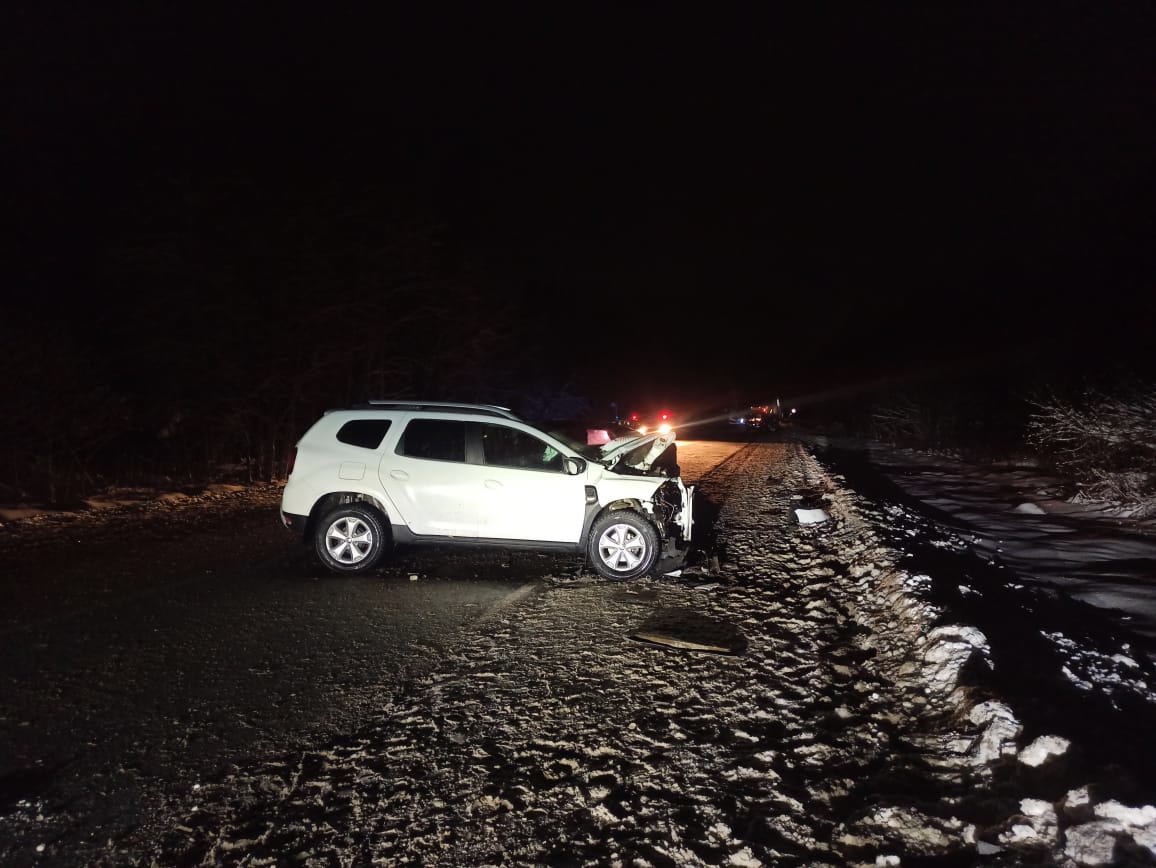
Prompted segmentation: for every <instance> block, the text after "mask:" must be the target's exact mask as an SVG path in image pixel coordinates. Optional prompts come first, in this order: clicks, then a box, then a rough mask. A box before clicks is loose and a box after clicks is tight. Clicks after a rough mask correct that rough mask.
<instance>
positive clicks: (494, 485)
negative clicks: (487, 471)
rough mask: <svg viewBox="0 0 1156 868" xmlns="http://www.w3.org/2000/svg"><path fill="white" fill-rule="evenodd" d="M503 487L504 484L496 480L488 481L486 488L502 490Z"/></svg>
mask: <svg viewBox="0 0 1156 868" xmlns="http://www.w3.org/2000/svg"><path fill="white" fill-rule="evenodd" d="M501 487H502V483H500V482H498V480H496V479H487V480H486V488H501Z"/></svg>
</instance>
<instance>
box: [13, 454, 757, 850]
mask: <svg viewBox="0 0 1156 868" xmlns="http://www.w3.org/2000/svg"><path fill="white" fill-rule="evenodd" d="M740 445H741V444H733V443H732V444H715V443H710V442H707V441H700V442H699V443H698V444H695V443H692V442H691V443H685V444H682V447H681V449H680V459H681V460H682V462H683V465H684V471H683V472H684V476H686V477H687V478H688V479H689V480H691V481H693V479H694V478H696V477H697V476H701V475H702V474H703V473H705V472H707V471H709V469H710V468H711V467H713V466H714V465H716V464H717V463H719V462H721V461H723V460H725V459H726V458H727V457H729V455H730V454H731V453H733V452H734V451H735V449H737V448H738V447H739V446H740ZM578 566H579V565H578V563H577V561H576V560H575V559H573V558H569V559H568V558H565V557H558V556H552V555H551V556H545V555H540V554H536V553H519V552H505V551H498V550H493V551H452V552H444V551H434V550H413V551H410V552H404V553H399V555H398V556H396V557H394V558H393V559H392V560H391V561H390V562H389V563H388V564H387V566H386V567H385V568H384V569H383V570H381V571H379V572H378V573H376V574H374V575H372V576H364V577H334V576H330V575H328V574H326V573H324V572H322V571H321V570H320V568H318V567H317V566H315V564H314V563H313V561H312V560H311V558H309V557H308V556H307V555H306V553H305V551H304V550H303V548H302V547H301V546H300V545H299V543H297V542H296V541H295V539H293V538H292V537H291V536H289V535H288V534H287V533H286V531H285V530H284V529H283V528H282V527H281V526H280V523H279V522H278V521H277V520H276V511H275V500H273V499H270V498H266V502H263V503H262V502H260V500H258V502H257V503H239V504H233V505H226V506H225V508H220V509H218V508H215V507H213V506H206V507H204V508H203V509H200V510H191V511H186V512H183V513H179V514H174V515H170V514H167V513H164V512H161V513H157V514H155V515H147V516H145V515H142V516H140V517H138V519H137V520H135V521H133V520H128V521H120V522H114V523H109V524H99V523H98V524H96V525H93V526H91V527H90V526H86V525H83V524H78V525H76V526H68V527H63V528H61V529H60V530H59V531H57V532H55V533H51V534H45V533H41V534H39V535H35V536H34V537H31V538H30V539H29V541H28V543H27V544H26V545H21V544H20V541H19V540H16V541H15V542H14V541H13V540H11V539H9V540H7V541H6V545H5V548H4V551H3V552H0V593H3V595H4V598H5V599H6V600H7V601H8V603H7V605H6V606H5V610H4V612H3V614H2V615H0V687H2V693H3V705H2V710H0V834H2V833H3V816H4V814H5V813H7V812H9V811H11V810H13V809H14V808H16V807H20V808H21V809H22V810H24V811H27V809H28V807H29V806H35V805H37V804H44V805H50V806H54V807H58V806H61V805H67V806H68V807H69V810H68V813H69V815H71V816H73V817H76V818H77V823H78V824H79V825H82V827H81V828H76V829H74V830H72V833H73V834H74V835H75V836H76V837H77V839H78V840H80V839H87V840H89V841H100V840H102V838H103V837H106V836H107V835H108V834H110V833H111V832H112V831H113V830H115V829H117V828H122V827H124V826H126V825H130V824H131V818H132V816H133V815H134V814H135V813H137V812H140V811H142V810H149V809H151V808H153V807H155V806H156V805H157V804H158V803H160V802H162V801H163V800H164V799H165V798H166V793H167V792H171V791H173V790H174V789H182V790H186V789H187V787H188V786H190V785H192V784H194V783H195V782H196V781H197V780H198V779H199V778H202V777H204V776H211V775H216V774H219V773H220V771H221V770H222V769H226V768H228V767H230V766H231V765H233V764H237V763H250V762H252V761H254V760H258V759H260V757H262V756H265V755H268V754H271V753H273V752H275V751H277V750H278V749H280V748H283V746H284V745H285V744H286V743H307V742H308V741H310V740H314V739H324V738H327V737H329V736H331V735H332V734H334V733H339V732H344V731H350V730H352V729H354V728H356V727H357V726H358V725H360V724H361V723H363V722H364V721H365V720H366V719H368V718H369V716H371V715H372V714H373V713H374V712H375V710H377V709H378V708H379V707H380V704H381V703H380V700H381V698H382V697H383V696H386V695H389V694H390V693H391V692H393V691H395V690H397V689H398V687H399V686H400V685H402V684H404V683H405V681H406V680H407V679H410V678H413V677H415V676H416V675H418V674H420V673H421V672H423V671H425V670H427V669H428V668H429V667H431V666H433V665H435V664H436V662H437V661H438V660H439V659H440V657H441V656H442V654H443V651H444V649H446V648H450V647H453V646H454V643H455V642H457V641H459V640H458V637H459V634H460V632H461V631H462V630H463V629H465V628H469V629H477V625H478V622H479V621H482V620H484V619H485V618H486V617H487V616H490V615H492V614H493V613H495V612H496V611H499V610H500V609H501V607H503V606H504V605H507V604H509V603H512V602H514V601H516V600H517V599H518V598H519V597H520V596H521V595H522V594H524V593H526V592H527V591H528V590H529V589H530V588H533V587H534V585H535V583H536V582H537V581H538V580H539V579H540V578H541V577H542V576H544V575H548V574H552V573H553V574H557V573H558V572H565V571H574V570H577V569H578Z"/></svg>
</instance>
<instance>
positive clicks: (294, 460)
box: [285, 446, 297, 478]
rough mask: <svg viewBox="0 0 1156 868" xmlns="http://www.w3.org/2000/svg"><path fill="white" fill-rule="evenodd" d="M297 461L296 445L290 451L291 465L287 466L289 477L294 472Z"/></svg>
mask: <svg viewBox="0 0 1156 868" xmlns="http://www.w3.org/2000/svg"><path fill="white" fill-rule="evenodd" d="M296 463H297V447H296V446H294V447H293V448H292V449H291V450H290V451H289V466H288V467H286V468H285V476H286V478H288V476H289V475H290V474H291V473H292V472H293V465H294V464H296Z"/></svg>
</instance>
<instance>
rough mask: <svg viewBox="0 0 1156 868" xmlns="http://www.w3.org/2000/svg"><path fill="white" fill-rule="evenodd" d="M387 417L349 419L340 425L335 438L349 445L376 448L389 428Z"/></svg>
mask: <svg viewBox="0 0 1156 868" xmlns="http://www.w3.org/2000/svg"><path fill="white" fill-rule="evenodd" d="M389 424H390V420H389V419H351V420H350V421H348V422H346V423H345V424H344V425H342V426H341V430H340V431H338V432H337V439H338V440H340V441H341V442H342V443H348V444H349V445H350V446H360V447H361V448H362V449H376V448H377V447H378V446H380V445H381V441H382V440H384V439H385V432H386V431H388V430H389Z"/></svg>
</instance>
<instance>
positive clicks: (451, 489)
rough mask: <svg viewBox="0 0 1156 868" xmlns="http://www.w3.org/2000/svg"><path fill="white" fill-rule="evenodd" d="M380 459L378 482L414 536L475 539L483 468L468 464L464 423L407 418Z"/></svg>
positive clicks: (454, 420)
mask: <svg viewBox="0 0 1156 868" xmlns="http://www.w3.org/2000/svg"><path fill="white" fill-rule="evenodd" d="M404 424H405V429H404V431H403V432H402V434H401V436H400V437H399V438H398V441H397V446H396V447H395V448H394V449H393V450H392V451H388V452H386V454H385V455H384V456H383V457H382V460H381V467H380V471H379V473H380V476H381V483H382V485H383V486H384V487H385V490H386V491H387V492H388V493H389V496H390V499H391V500H393V502H394V503H395V504H396V505H397V507H398V509H399V510H400V512H401V515H402V517H403V518H404V520H405V523H406V524H408V525H409V529H410V530H412V531H413V532H414V533H416V534H422V535H426V536H445V537H467V538H468V537H476V536H477V535H478V516H479V510H480V504H479V501H480V499H481V497H482V492H483V491H484V486H483V481H484V480H483V470H484V469H483V468H481V467H479V466H477V465H476V464H469V463H468V462H467V461H466V428H467V424H468V423H467V422H464V421H462V420H460V419H439V418H422V417H410V418H409V419H408V420H407V421H406V422H405V423H404Z"/></svg>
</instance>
